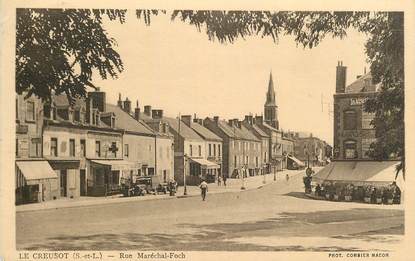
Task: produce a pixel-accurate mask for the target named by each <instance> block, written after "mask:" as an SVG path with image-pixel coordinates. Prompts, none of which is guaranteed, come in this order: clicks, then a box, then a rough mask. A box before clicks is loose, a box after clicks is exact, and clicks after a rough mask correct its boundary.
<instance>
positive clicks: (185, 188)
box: [177, 113, 187, 196]
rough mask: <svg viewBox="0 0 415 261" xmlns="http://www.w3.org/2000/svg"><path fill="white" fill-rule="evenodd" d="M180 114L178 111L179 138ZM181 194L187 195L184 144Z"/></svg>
mask: <svg viewBox="0 0 415 261" xmlns="http://www.w3.org/2000/svg"><path fill="white" fill-rule="evenodd" d="M180 125H181V115H180V113H179V131H178V137H177V139H178V140H180V128H181V126H180ZM183 195H184V196H186V195H187V187H186V154H185V153H184V146H183Z"/></svg>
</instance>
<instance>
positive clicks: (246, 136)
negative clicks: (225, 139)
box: [239, 125, 260, 141]
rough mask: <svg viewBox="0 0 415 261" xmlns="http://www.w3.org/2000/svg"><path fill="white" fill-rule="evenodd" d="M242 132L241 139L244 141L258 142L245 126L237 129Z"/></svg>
mask: <svg viewBox="0 0 415 261" xmlns="http://www.w3.org/2000/svg"><path fill="white" fill-rule="evenodd" d="M239 130H240V131H241V132H242V135H243V139H245V140H253V141H260V140H259V139H258V138H257V137H256V136H255V135H254V134H253V133H252V132H251V131H250V130H248V129H247V128H246V127H245V126H243V125H242V126H241V128H240V129H239Z"/></svg>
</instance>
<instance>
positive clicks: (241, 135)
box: [218, 120, 259, 141]
mask: <svg viewBox="0 0 415 261" xmlns="http://www.w3.org/2000/svg"><path fill="white" fill-rule="evenodd" d="M218 127H219V128H220V129H221V130H222V131H223V132H224V133H225V134H226V135H227V136H229V137H231V138H237V139H243V140H253V141H259V140H258V139H257V137H255V135H254V134H253V133H251V132H250V131H249V130H248V129H247V128H245V127H244V126H241V128H238V127H232V126H230V125H229V124H228V123H227V122H226V121H223V120H220V121H218Z"/></svg>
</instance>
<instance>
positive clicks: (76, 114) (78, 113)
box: [74, 109, 81, 122]
mask: <svg viewBox="0 0 415 261" xmlns="http://www.w3.org/2000/svg"><path fill="white" fill-rule="evenodd" d="M74 121H76V122H80V121H81V111H80V110H79V109H75V112H74Z"/></svg>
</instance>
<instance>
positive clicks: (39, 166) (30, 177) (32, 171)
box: [16, 160, 58, 184]
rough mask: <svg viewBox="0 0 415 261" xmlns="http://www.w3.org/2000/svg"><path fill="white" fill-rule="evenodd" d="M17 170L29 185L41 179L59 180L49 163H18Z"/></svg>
mask: <svg viewBox="0 0 415 261" xmlns="http://www.w3.org/2000/svg"><path fill="white" fill-rule="evenodd" d="M16 165H17V168H18V169H19V170H20V172H21V173H22V174H23V176H24V178H25V179H26V181H27V182H28V184H30V183H33V182H30V181H34V180H41V179H57V178H58V175H57V174H56V172H55V171H54V170H53V169H52V167H51V166H50V165H49V163H48V162H47V161H43V160H41V161H16Z"/></svg>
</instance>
